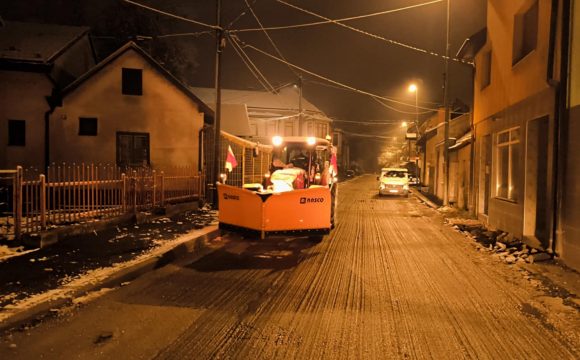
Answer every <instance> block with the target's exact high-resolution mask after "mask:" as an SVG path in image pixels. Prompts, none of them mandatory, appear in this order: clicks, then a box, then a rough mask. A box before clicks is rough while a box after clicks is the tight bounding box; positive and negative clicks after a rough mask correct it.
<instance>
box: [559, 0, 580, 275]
mask: <svg viewBox="0 0 580 360" xmlns="http://www.w3.org/2000/svg"><path fill="white" fill-rule="evenodd" d="M571 18H572V29H571V42H570V43H571V48H570V64H569V74H568V76H569V87H568V89H569V103H568V109H569V115H568V119H567V121H566V128H565V130H566V131H565V133H566V135H565V138H564V139H562V141H563V149H565V150H564V153H563V154H561V156H563V157H564V167H565V170H564V179H563V187H562V189H561V191H562V208H561V213H560V217H559V228H558V232H557V233H558V235H559V236H558V237H557V238H556V253H557V254H558V255H559V256H560V257H561V258H562V260H564V262H565V263H566V264H567V265H568V266H571V267H573V268H575V269H576V270H580V206H579V204H580V186H579V185H578V184H580V151H578V150H579V144H580V142H579V140H578V139H580V4H579V3H578V1H576V2H575V5H574V8H573V11H572V12H571Z"/></svg>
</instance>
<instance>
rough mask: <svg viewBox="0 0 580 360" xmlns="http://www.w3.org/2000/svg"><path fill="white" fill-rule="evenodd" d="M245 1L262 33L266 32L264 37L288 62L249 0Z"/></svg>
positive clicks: (295, 73)
mask: <svg viewBox="0 0 580 360" xmlns="http://www.w3.org/2000/svg"><path fill="white" fill-rule="evenodd" d="M244 1H245V2H246V6H247V7H248V10H250V12H251V13H252V16H253V17H254V19H255V20H256V22H257V23H258V25H260V29H262V31H263V32H264V35H266V37H267V38H268V41H270V44H272V47H273V48H274V50H276V53H277V54H278V56H280V57H281V58H282V59H283V60H284V61H287V60H286V58H285V57H284V55H282V52H281V51H280V49H278V46H276V43H275V42H274V40H272V38H271V37H270V34H268V31H266V29H264V26H263V25H262V22H261V21H260V18H258V15H256V13H255V12H254V9H252V7H251V6H250V3H249V2H248V0H244ZM288 68H289V69H290V71H292V72H293V73H294V75H296V76H298V73H297V72H296V71H295V70H294V69H293V68H292V67H291V66H288Z"/></svg>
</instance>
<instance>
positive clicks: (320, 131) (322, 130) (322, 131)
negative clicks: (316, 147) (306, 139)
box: [316, 123, 328, 139]
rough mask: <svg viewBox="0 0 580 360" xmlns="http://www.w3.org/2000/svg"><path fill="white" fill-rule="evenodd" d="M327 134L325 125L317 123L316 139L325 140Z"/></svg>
mask: <svg viewBox="0 0 580 360" xmlns="http://www.w3.org/2000/svg"><path fill="white" fill-rule="evenodd" d="M327 133H328V131H327V130H326V124H325V123H316V137H319V138H322V139H324V138H325V137H326V134H327Z"/></svg>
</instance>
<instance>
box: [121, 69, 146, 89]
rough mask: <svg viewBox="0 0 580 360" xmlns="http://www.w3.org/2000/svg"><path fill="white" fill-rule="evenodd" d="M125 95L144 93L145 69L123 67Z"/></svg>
mask: <svg viewBox="0 0 580 360" xmlns="http://www.w3.org/2000/svg"><path fill="white" fill-rule="evenodd" d="M122 73H123V75H122V83H123V84H122V88H123V95H143V70H141V69H127V68H123V69H122Z"/></svg>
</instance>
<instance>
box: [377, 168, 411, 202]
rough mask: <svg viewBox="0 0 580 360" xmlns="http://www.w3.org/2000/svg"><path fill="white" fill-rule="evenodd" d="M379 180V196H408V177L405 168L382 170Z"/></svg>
mask: <svg viewBox="0 0 580 360" xmlns="http://www.w3.org/2000/svg"><path fill="white" fill-rule="evenodd" d="M378 180H379V195H405V196H408V195H409V176H408V172H407V169H405V168H383V169H381V175H380V176H379V177H378Z"/></svg>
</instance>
